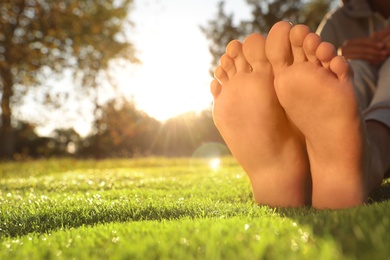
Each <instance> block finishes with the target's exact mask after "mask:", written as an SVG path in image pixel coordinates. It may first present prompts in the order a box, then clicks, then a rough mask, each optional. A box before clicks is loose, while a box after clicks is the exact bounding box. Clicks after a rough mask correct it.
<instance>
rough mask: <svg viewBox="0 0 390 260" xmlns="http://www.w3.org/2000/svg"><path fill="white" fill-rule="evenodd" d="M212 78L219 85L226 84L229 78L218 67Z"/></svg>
mask: <svg viewBox="0 0 390 260" xmlns="http://www.w3.org/2000/svg"><path fill="white" fill-rule="evenodd" d="M214 77H215V78H216V79H217V80H218V81H219V82H220V83H221V84H226V82H228V80H229V77H228V75H227V73H226V71H225V70H224V69H223V68H222V67H221V66H218V67H217V68H216V69H215V71H214Z"/></svg>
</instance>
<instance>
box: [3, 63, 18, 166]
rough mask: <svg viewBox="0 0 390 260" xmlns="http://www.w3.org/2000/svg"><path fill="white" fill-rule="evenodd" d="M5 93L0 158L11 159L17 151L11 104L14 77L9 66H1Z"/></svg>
mask: <svg viewBox="0 0 390 260" xmlns="http://www.w3.org/2000/svg"><path fill="white" fill-rule="evenodd" d="M0 73H1V75H0V76H1V80H2V85H3V93H2V94H3V95H2V97H1V112H2V113H1V123H2V125H1V131H0V158H2V159H11V158H12V156H13V154H14V151H15V140H14V133H13V129H12V126H11V106H10V100H11V97H12V86H13V79H12V73H11V70H10V69H9V68H1V70H0Z"/></svg>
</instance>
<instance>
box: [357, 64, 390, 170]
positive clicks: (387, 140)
mask: <svg viewBox="0 0 390 260" xmlns="http://www.w3.org/2000/svg"><path fill="white" fill-rule="evenodd" d="M363 115H364V119H365V120H366V122H367V129H368V132H369V133H371V136H372V139H375V140H376V141H375V143H376V146H377V147H378V150H379V154H378V157H379V158H381V162H382V164H383V165H382V167H381V168H382V169H383V170H384V171H387V175H386V176H385V177H390V172H389V169H390V58H389V59H387V60H386V61H385V62H384V63H383V64H382V66H381V68H380V70H379V73H378V82H377V88H376V92H375V95H374V97H373V99H372V101H371V104H370V106H369V107H368V108H367V109H366V110H364V113H363Z"/></svg>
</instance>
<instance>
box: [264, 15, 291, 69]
mask: <svg viewBox="0 0 390 260" xmlns="http://www.w3.org/2000/svg"><path fill="white" fill-rule="evenodd" d="M291 28H292V25H291V24H290V23H289V22H286V21H280V22H278V23H276V24H275V25H274V26H272V28H271V30H270V31H269V34H268V36H267V40H266V43H265V53H266V55H267V58H268V60H269V61H270V62H271V64H272V67H273V69H274V72H275V73H278V71H279V69H281V68H283V67H285V66H288V65H290V64H292V62H293V60H294V58H293V54H292V51H291V43H290V31H291Z"/></svg>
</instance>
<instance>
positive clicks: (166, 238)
mask: <svg viewBox="0 0 390 260" xmlns="http://www.w3.org/2000/svg"><path fill="white" fill-rule="evenodd" d="M0 177H1V178H0V259H72V258H76V259H87V258H99V259H260V258H272V259H275V258H277V259H286V258H287V259H302V258H303V259H314V258H316V259H331V258H341V259H348V258H365V257H368V256H370V257H372V258H373V259H374V258H375V259H386V258H388V257H389V256H390V248H389V247H388V245H389V244H390V237H389V235H388V232H389V230H390V203H389V201H385V202H381V203H374V204H371V205H367V206H362V207H359V208H355V209H349V210H341V211H316V210H313V209H309V208H301V209H294V210H293V209H271V208H269V207H259V206H257V205H255V204H254V203H253V199H252V196H251V191H250V185H249V182H248V180H247V178H246V176H245V174H244V172H243V171H242V170H241V168H240V167H239V166H238V165H237V164H236V162H235V161H234V160H233V159H231V158H212V159H194V158H192V159H185V158H182V159H164V158H147V159H132V160H105V161H100V162H95V161H76V160H48V161H32V162H26V163H4V164H2V165H0Z"/></svg>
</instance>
